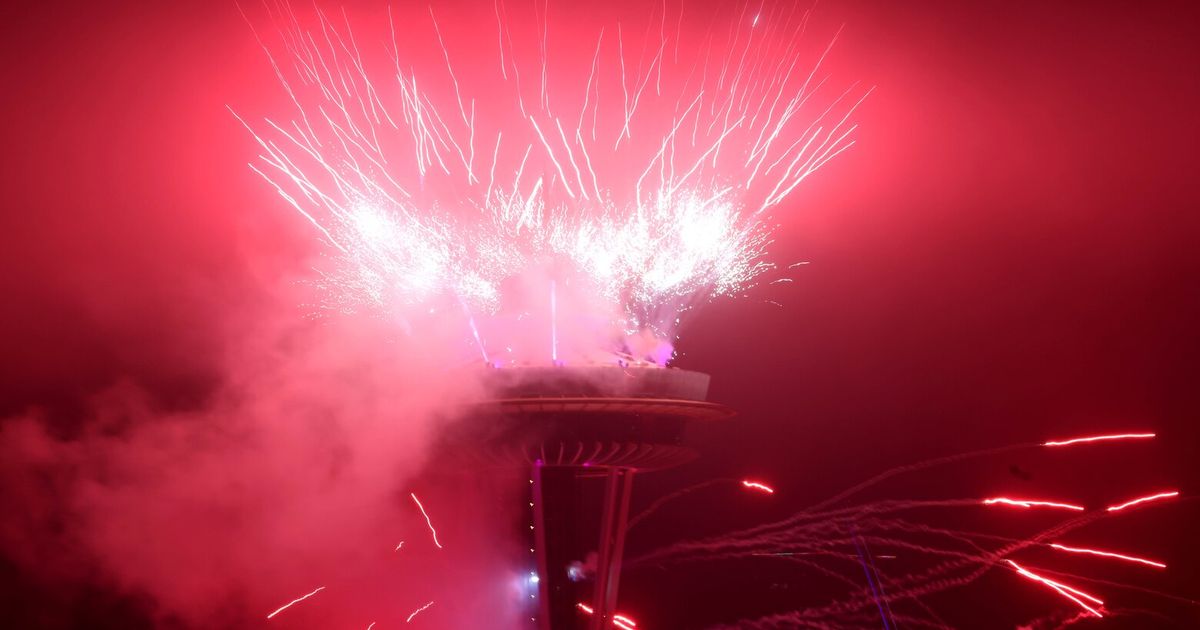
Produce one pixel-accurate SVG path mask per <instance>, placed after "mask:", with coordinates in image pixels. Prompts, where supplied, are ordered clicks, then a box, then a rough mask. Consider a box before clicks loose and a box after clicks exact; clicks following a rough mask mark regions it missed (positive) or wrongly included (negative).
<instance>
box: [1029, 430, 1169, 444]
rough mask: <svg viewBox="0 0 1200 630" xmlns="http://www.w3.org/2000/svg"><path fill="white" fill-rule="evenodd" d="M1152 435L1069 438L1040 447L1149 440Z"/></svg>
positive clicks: (1135, 434) (1133, 434)
mask: <svg viewBox="0 0 1200 630" xmlns="http://www.w3.org/2000/svg"><path fill="white" fill-rule="evenodd" d="M1154 437H1155V435H1154V434H1153V433H1117V434H1110V435H1093V436H1091V437H1080V438H1071V439H1069V440H1062V441H1058V442H1053V441H1052V442H1043V443H1042V446H1069V445H1071V444H1087V443H1089V442H1107V441H1110V440H1149V439H1152V438H1154Z"/></svg>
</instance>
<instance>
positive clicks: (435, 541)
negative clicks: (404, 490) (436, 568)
mask: <svg viewBox="0 0 1200 630" xmlns="http://www.w3.org/2000/svg"><path fill="white" fill-rule="evenodd" d="M408 496H410V497H412V500H413V503H416V504H417V509H418V510H421V516H424V517H425V524H426V525H428V526H429V533H431V534H433V544H435V545H437V548H438V549H441V548H442V543H440V542H438V535H437V530H436V529H434V528H433V521H432V520H430V519H429V513H428V512H426V511H425V506H424V505H421V500H420V499H418V498H417V493H415V492H410V493H408ZM403 544H404V542H403V541H401V542H400V545H403ZM400 545H397V546H396V549H400Z"/></svg>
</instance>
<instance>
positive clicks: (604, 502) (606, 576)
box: [471, 365, 733, 630]
mask: <svg viewBox="0 0 1200 630" xmlns="http://www.w3.org/2000/svg"><path fill="white" fill-rule="evenodd" d="M485 383H486V385H487V387H488V390H489V395H490V397H491V398H490V400H488V401H487V402H485V403H483V404H481V405H479V407H478V409H477V410H476V413H473V414H472V416H473V417H474V419H476V420H478V421H479V422H478V423H476V422H475V421H473V422H472V426H473V432H474V439H472V442H474V443H475V444H476V445H481V446H482V448H478V449H471V451H472V452H474V453H475V454H476V455H479V456H482V457H483V458H485V459H486V460H487V462H488V463H490V464H501V465H505V466H518V467H524V468H525V469H527V470H529V471H530V475H529V481H530V490H531V500H530V504H531V510H532V514H531V522H532V524H531V533H532V540H531V542H532V545H531V547H530V550H531V552H532V555H533V557H534V558H533V559H534V562H533V563H532V564H533V568H532V569H531V570H530V582H531V584H532V585H533V586H535V587H536V590H534V591H533V592H531V593H530V596H529V600H530V601H529V604H530V607H529V613H530V614H529V619H530V624H531V626H532V627H534V628H537V629H538V630H584V629H586V630H602V629H608V628H614V627H615V628H621V627H628V626H627V624H626V623H625V622H623V621H622V620H621V618H620V617H619V616H617V614H618V609H617V595H618V587H619V583H620V577H621V557H622V553H623V550H624V545H625V534H626V529H627V524H628V517H629V500H630V495H631V492H632V488H633V478H634V476H635V474H637V473H642V472H647V471H653V470H660V469H663V468H667V467H670V466H675V465H678V464H680V463H683V462H686V461H688V460H690V459H692V458H694V457H695V456H696V455H697V453H696V452H695V451H694V450H693V449H692V448H690V447H688V446H687V445H686V444H685V443H684V441H683V438H684V433H685V430H686V429H687V427H688V426H689V425H691V424H694V423H697V422H712V421H718V420H723V419H727V418H729V417H732V416H733V412H732V411H731V410H730V409H729V408H727V407H724V406H722V405H719V404H715V403H711V402H708V401H707V400H706V399H707V394H708V384H709V377H708V375H707V374H702V373H699V372H691V371H686V370H679V369H674V368H662V367H657V366H655V367H644V366H624V365H594V366H572V367H565V366H561V365H555V366H539V367H506V368H498V369H493V370H490V371H489V373H488V374H487V375H486V378H485ZM480 431H482V432H480ZM597 490H599V492H598V493H597ZM597 494H598V496H597Z"/></svg>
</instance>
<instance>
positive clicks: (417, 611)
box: [404, 601, 433, 623]
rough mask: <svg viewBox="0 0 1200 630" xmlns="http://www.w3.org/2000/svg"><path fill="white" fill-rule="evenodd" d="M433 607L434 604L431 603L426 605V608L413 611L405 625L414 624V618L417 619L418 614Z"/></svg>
mask: <svg viewBox="0 0 1200 630" xmlns="http://www.w3.org/2000/svg"><path fill="white" fill-rule="evenodd" d="M432 605H433V602H432V601H430V602H429V603H428V604H425V605H424V606H422V607H420V608H418V609H416V610H414V611H412V613H411V614H409V615H408V619H405V620H404V623H412V620H413V617H416V616H417V615H418V614H420V613H421V612H422V611H424V610H425V609H426V608H429V607H430V606H432Z"/></svg>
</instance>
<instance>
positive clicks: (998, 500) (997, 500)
mask: <svg viewBox="0 0 1200 630" xmlns="http://www.w3.org/2000/svg"><path fill="white" fill-rule="evenodd" d="M983 504H984V505H995V504H1002V505H1012V506H1016V507H1023V508H1028V507H1051V508H1059V509H1063V510H1075V511H1077V512H1082V511H1083V509H1084V508H1083V506H1080V505H1071V504H1070V503H1055V502H1053V501H1033V500H1030V499H1009V498H1007V497H993V498H991V499H984V500H983Z"/></svg>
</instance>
